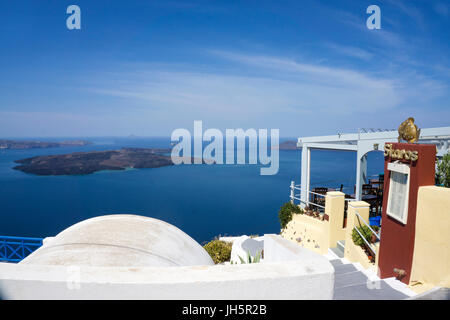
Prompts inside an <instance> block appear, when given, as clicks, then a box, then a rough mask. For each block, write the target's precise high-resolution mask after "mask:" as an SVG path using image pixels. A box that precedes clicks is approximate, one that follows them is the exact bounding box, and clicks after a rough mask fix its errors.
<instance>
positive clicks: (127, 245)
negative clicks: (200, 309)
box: [20, 214, 214, 267]
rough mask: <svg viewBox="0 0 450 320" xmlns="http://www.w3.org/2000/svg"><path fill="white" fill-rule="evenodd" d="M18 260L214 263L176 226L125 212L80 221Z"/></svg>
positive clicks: (96, 263)
mask: <svg viewBox="0 0 450 320" xmlns="http://www.w3.org/2000/svg"><path fill="white" fill-rule="evenodd" d="M20 263H22V264H39V265H77V266H83V265H84V266H116V267H119V266H193V265H212V264H214V262H213V261H212V259H211V257H210V256H209V254H208V253H207V252H206V250H205V249H203V248H202V247H201V246H200V245H199V244H198V243H197V242H196V241H195V240H193V239H192V238H191V237H189V236H188V235H187V234H186V233H184V232H183V231H181V230H180V229H178V228H177V227H175V226H173V225H171V224H169V223H166V222H164V221H161V220H158V219H153V218H148V217H143V216H136V215H125V214H124V215H122V214H120V215H119V214H118V215H108V216H100V217H96V218H92V219H88V220H84V221H82V222H79V223H77V224H75V225H73V226H71V227H69V228H67V229H66V230H64V231H62V232H61V233H59V234H58V235H57V236H56V237H55V238H53V239H51V240H50V241H49V242H48V243H46V244H45V245H44V246H42V247H41V248H39V249H37V250H36V251H35V252H33V253H32V254H31V255H29V256H28V257H27V258H25V259H24V260H22V261H21V262H20Z"/></svg>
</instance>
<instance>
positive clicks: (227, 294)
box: [0, 235, 334, 299]
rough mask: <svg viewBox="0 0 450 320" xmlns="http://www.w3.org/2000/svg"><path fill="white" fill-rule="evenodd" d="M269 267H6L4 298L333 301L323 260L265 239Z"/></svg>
mask: <svg viewBox="0 0 450 320" xmlns="http://www.w3.org/2000/svg"><path fill="white" fill-rule="evenodd" d="M264 257H265V259H264V262H261V263H254V264H239V265H212V266H211V265H205V266H182V267H111V266H107V267H98V266H81V267H77V266H62V265H34V264H10V263H0V296H2V298H3V299H331V298H332V297H333V287H334V269H333V267H332V265H331V264H330V262H329V261H328V260H327V259H326V258H325V257H323V256H321V255H319V254H316V253H314V252H312V251H309V250H307V249H304V248H301V247H299V246H296V245H295V244H293V243H291V242H289V241H288V240H285V239H283V238H281V237H280V236H278V235H265V236H264Z"/></svg>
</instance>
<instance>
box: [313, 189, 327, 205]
mask: <svg viewBox="0 0 450 320" xmlns="http://www.w3.org/2000/svg"><path fill="white" fill-rule="evenodd" d="M313 192H314V193H313V201H312V202H313V203H315V204H318V205H319V206H323V207H324V206H325V197H321V196H319V195H317V194H323V195H326V194H327V192H328V188H325V187H317V188H314V189H313ZM315 193H317V194H315ZM317 208H318V207H317ZM319 209H322V208H319Z"/></svg>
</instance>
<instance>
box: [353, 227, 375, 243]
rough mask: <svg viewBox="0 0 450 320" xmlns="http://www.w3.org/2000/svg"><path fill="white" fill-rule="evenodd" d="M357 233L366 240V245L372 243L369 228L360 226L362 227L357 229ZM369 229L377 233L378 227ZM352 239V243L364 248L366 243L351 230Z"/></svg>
mask: <svg viewBox="0 0 450 320" xmlns="http://www.w3.org/2000/svg"><path fill="white" fill-rule="evenodd" d="M357 228H358V231H359V232H360V233H361V234H362V235H363V236H364V238H365V239H366V240H367V242H368V243H372V234H373V233H372V231H370V229H369V227H367V226H362V227H357ZM371 228H372V229H373V231H375V232H377V231H378V229H379V228H378V227H377V226H371ZM352 239H353V242H354V243H355V244H356V245H357V246H361V247H364V246H366V243H365V242H364V240H363V239H362V238H361V236H360V235H359V233H358V232H357V231H356V230H355V229H353V232H352Z"/></svg>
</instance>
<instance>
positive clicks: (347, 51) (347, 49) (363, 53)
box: [325, 43, 373, 61]
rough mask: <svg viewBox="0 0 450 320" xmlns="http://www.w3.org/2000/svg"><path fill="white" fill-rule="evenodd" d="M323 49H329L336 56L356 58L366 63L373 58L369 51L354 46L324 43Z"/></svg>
mask: <svg viewBox="0 0 450 320" xmlns="http://www.w3.org/2000/svg"><path fill="white" fill-rule="evenodd" d="M325 47H327V48H329V49H331V50H332V51H333V52H336V53H338V54H341V55H345V56H348V57H353V58H358V59H361V60H366V61H367V60H370V59H371V58H372V57H373V54H372V53H370V52H369V51H367V50H364V49H361V48H358V47H354V46H344V45H339V44H336V43H325Z"/></svg>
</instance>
